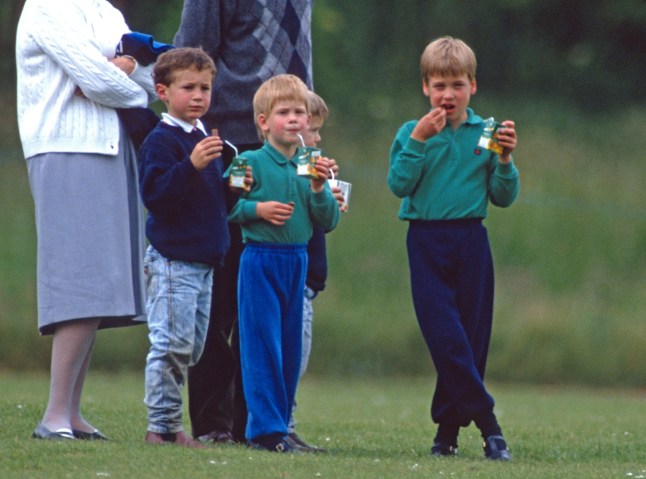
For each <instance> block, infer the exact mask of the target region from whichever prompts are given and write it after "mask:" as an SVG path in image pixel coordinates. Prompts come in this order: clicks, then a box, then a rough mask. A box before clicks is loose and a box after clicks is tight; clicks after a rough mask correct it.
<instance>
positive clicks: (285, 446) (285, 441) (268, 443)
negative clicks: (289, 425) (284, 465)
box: [247, 436, 304, 454]
mask: <svg viewBox="0 0 646 479" xmlns="http://www.w3.org/2000/svg"><path fill="white" fill-rule="evenodd" d="M247 446H249V447H250V448H251V449H260V450H263V451H271V452H289V453H292V454H301V453H303V452H304V451H303V450H302V448H299V447H296V445H295V444H294V443H293V442H292V441H290V440H289V438H288V437H287V436H284V437H283V438H282V439H280V440H278V441H273V440H269V439H265V437H263V438H259V440H258V439H257V440H255V441H249V442H248V443H247Z"/></svg>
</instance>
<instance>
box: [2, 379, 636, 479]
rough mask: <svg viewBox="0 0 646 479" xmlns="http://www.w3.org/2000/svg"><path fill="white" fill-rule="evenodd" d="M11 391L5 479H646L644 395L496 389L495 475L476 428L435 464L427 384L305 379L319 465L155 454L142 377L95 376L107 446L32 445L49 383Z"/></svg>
mask: <svg viewBox="0 0 646 479" xmlns="http://www.w3.org/2000/svg"><path fill="white" fill-rule="evenodd" d="M0 390H1V391H2V394H1V395H0V477H2V478H45V477H47V478H64V477H70V478H90V477H93V478H94V477H99V478H100V477H111V478H139V479H144V478H159V477H177V478H183V477H190V478H200V477H205V478H206V477H208V478H319V477H320V478H335V479H336V478H355V477H356V478H397V479H401V478H413V477H414V478H429V477H438V478H442V477H450V478H541V479H542V478H633V479H635V478H640V477H641V478H646V414H645V412H646V395H645V394H644V392H643V391H627V390H593V389H580V388H572V387H535V386H525V385H513V384H507V385H502V384H494V385H492V386H491V391H492V393H493V394H494V396H495V397H496V399H497V409H496V410H497V413H498V415H499V417H500V420H501V423H502V425H503V429H504V431H505V434H506V436H507V439H508V441H509V444H510V449H511V451H512V454H513V461H512V462H511V463H493V462H489V461H486V460H484V459H483V457H482V451H481V445H480V439H479V437H478V432H477V430H476V429H475V428H474V427H473V426H471V427H469V428H467V429H466V430H463V432H462V434H461V437H460V455H459V457H457V458H431V457H429V454H428V452H429V448H430V445H431V441H432V438H433V434H434V432H435V430H434V427H433V425H432V424H431V421H430V419H429V417H428V412H427V411H428V408H429V404H430V395H431V391H432V382H431V381H430V380H425V379H419V378H416V379H403V378H399V379H373V380H354V381H353V380H348V379H344V380H331V379H317V378H313V377H306V378H305V380H304V382H303V384H302V385H301V387H300V389H299V395H298V400H299V409H298V413H297V417H298V419H299V421H300V422H299V427H298V430H299V432H300V433H301V435H302V436H303V437H304V438H306V439H307V440H308V441H310V442H312V443H314V444H317V445H319V446H323V447H326V448H327V449H328V452H327V453H326V454H318V455H309V454H308V455H281V454H274V453H267V452H261V451H252V450H249V449H247V448H245V447H241V446H225V447H210V448H208V449H206V450H188V449H184V448H180V447H174V446H161V447H157V446H150V445H147V444H145V443H144V442H143V436H144V433H145V429H146V411H145V408H144V405H143V403H142V397H143V374H122V375H104V374H98V373H97V374H92V371H90V377H89V379H88V383H87V386H86V392H85V397H84V413H85V415H86V417H87V418H88V419H90V420H91V421H92V422H94V424H95V425H96V426H97V427H99V428H100V429H101V430H102V431H103V432H104V433H105V434H106V435H108V436H109V437H110V438H111V441H109V442H107V443H105V442H85V441H76V442H65V443H61V442H53V441H38V440H35V439H31V438H30V435H31V432H32V430H33V428H34V426H35V425H36V423H37V422H38V420H39V419H40V417H41V414H42V411H43V408H44V406H45V401H46V398H47V390H48V378H47V377H46V376H44V375H34V374H24V375H23V374H14V373H9V372H5V373H3V374H0ZM185 423H186V425H187V427H188V425H189V424H188V421H185Z"/></svg>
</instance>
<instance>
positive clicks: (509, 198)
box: [388, 108, 520, 220]
mask: <svg viewBox="0 0 646 479" xmlns="http://www.w3.org/2000/svg"><path fill="white" fill-rule="evenodd" d="M467 113H468V118H467V120H466V121H465V122H464V123H462V125H460V126H459V127H458V128H457V129H456V130H453V128H451V126H449V125H447V126H446V128H444V130H442V131H441V132H440V133H439V134H437V135H435V136H434V137H432V138H429V139H428V140H427V141H426V142H420V141H417V140H414V139H412V138H411V137H410V135H411V133H412V132H413V129H414V128H415V125H416V124H417V120H414V121H409V122H407V123H405V124H404V125H403V126H402V127H401V128H400V129H399V131H398V132H397V136H396V137H395V140H394V142H393V145H392V147H391V150H390V169H389V172H388V187H389V188H390V190H391V191H392V192H393V193H394V194H395V195H396V196H398V197H400V198H403V201H402V204H401V207H400V210H399V219H401V220H451V219H464V218H485V217H486V216H487V203H488V201H491V203H492V204H494V205H496V206H501V207H506V206H509V205H511V204H512V203H513V202H514V200H515V199H516V197H517V196H518V191H519V188H520V182H519V178H518V170H517V169H516V167H515V166H514V164H513V161H512V162H510V163H508V164H504V165H503V164H500V163H499V162H498V155H497V154H495V153H493V152H491V151H489V150H486V149H484V148H481V147H478V140H479V139H480V135H481V134H482V131H483V129H484V121H483V119H482V118H481V117H479V116H477V115H475V114H474V113H473V110H471V109H470V108H468V109H467Z"/></svg>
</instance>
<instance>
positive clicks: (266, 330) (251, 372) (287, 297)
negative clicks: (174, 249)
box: [238, 243, 307, 440]
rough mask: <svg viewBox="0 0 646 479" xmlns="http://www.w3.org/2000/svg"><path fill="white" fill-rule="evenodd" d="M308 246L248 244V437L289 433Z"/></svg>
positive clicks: (241, 288)
mask: <svg viewBox="0 0 646 479" xmlns="http://www.w3.org/2000/svg"><path fill="white" fill-rule="evenodd" d="M306 273H307V249H306V245H280V244H257V243H251V244H248V245H247V246H246V247H245V249H244V251H243V253H242V256H241V257H240V273H239V276H238V308H239V313H238V314H239V319H238V321H239V331H240V357H241V365H242V386H243V389H244V397H245V400H246V402H247V411H248V413H247V429H246V432H245V435H246V437H247V439H248V440H253V439H255V438H257V437H258V436H264V435H268V434H287V426H288V423H289V417H290V414H291V411H292V407H293V405H294V397H295V395H296V386H297V384H298V373H299V370H300V365H301V342H302V335H303V290H304V288H305V275H306Z"/></svg>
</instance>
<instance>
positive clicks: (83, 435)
mask: <svg viewBox="0 0 646 479" xmlns="http://www.w3.org/2000/svg"><path fill="white" fill-rule="evenodd" d="M72 434H74V437H75V438H76V439H82V440H84V441H107V440H108V438H107V437H105V436H104V435H103V434H102V433H101V431H99V430H98V429H95V430H94V432H85V431H79V430H78V429H72Z"/></svg>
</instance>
